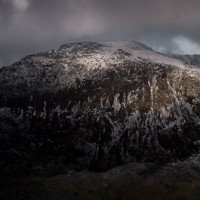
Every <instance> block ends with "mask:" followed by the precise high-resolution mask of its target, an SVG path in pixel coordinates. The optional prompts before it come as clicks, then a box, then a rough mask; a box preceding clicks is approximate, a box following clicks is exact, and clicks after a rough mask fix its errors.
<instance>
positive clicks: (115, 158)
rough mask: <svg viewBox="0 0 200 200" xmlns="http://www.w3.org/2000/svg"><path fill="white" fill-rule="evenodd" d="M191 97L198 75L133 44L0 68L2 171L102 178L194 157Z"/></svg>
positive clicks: (198, 103) (82, 48)
mask: <svg viewBox="0 0 200 200" xmlns="http://www.w3.org/2000/svg"><path fill="white" fill-rule="evenodd" d="M199 95H200V71H199V69H197V68H189V67H188V65H187V66H186V65H185V64H184V63H183V61H181V60H178V59H175V58H170V57H167V56H164V55H161V54H159V53H157V52H155V51H153V50H152V49H150V48H149V47H147V46H145V45H143V44H140V43H137V42H115V43H74V44H67V45H62V46H61V47H60V48H59V49H58V50H52V51H49V52H45V53H39V54H36V55H30V56H27V57H25V58H24V59H22V60H21V61H19V62H16V63H14V64H13V65H11V66H9V67H4V68H2V69H0V129H1V134H0V137H1V147H0V148H1V152H2V154H1V156H2V157H3V158H2V159H1V160H3V162H2V165H3V166H6V168H9V167H8V166H9V165H10V166H12V169H13V162H14V164H15V165H16V167H18V168H19V169H23V168H25V169H30V168H31V169H33V168H34V167H35V166H37V167H38V166H48V167H49V168H51V166H52V165H54V166H56V167H53V168H56V170H60V168H59V167H60V166H62V165H68V166H71V167H74V168H77V167H78V168H91V169H97V170H106V169H108V168H111V167H114V166H117V165H121V164H124V163H129V162H148V161H149V162H154V161H156V162H164V163H165V162H171V161H176V160H180V159H184V158H186V157H188V156H189V155H191V154H193V153H196V152H198V150H199V140H200V134H199V133H200V97H199ZM11 157H12V159H8V158H11ZM9 170H10V169H9Z"/></svg>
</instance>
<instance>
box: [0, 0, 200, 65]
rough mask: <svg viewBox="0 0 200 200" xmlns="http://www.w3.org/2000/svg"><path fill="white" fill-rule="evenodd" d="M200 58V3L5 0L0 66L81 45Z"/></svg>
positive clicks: (0, 5) (0, 13)
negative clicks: (141, 47) (122, 43)
mask: <svg viewBox="0 0 200 200" xmlns="http://www.w3.org/2000/svg"><path fill="white" fill-rule="evenodd" d="M115 40H136V41H141V42H144V43H146V44H148V45H150V46H151V47H153V48H155V49H157V50H160V51H168V52H175V53H188V54H194V53H196V54H198V53H199V54H200V47H199V44H200V1H199V0H0V66H3V65H8V64H11V63H12V62H14V61H16V60H18V59H20V58H22V57H23V56H25V55H28V54H31V53H35V52H41V51H44V50H49V49H55V48H58V47H59V46H60V45H61V44H64V43H68V42H77V41H115Z"/></svg>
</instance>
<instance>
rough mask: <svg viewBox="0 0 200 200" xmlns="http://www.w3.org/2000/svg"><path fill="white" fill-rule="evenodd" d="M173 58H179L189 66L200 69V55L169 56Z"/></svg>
mask: <svg viewBox="0 0 200 200" xmlns="http://www.w3.org/2000/svg"><path fill="white" fill-rule="evenodd" d="M168 56H170V57H172V58H177V59H179V60H182V61H184V63H185V64H187V65H192V66H196V67H200V55H198V54H197V55H181V54H168Z"/></svg>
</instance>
